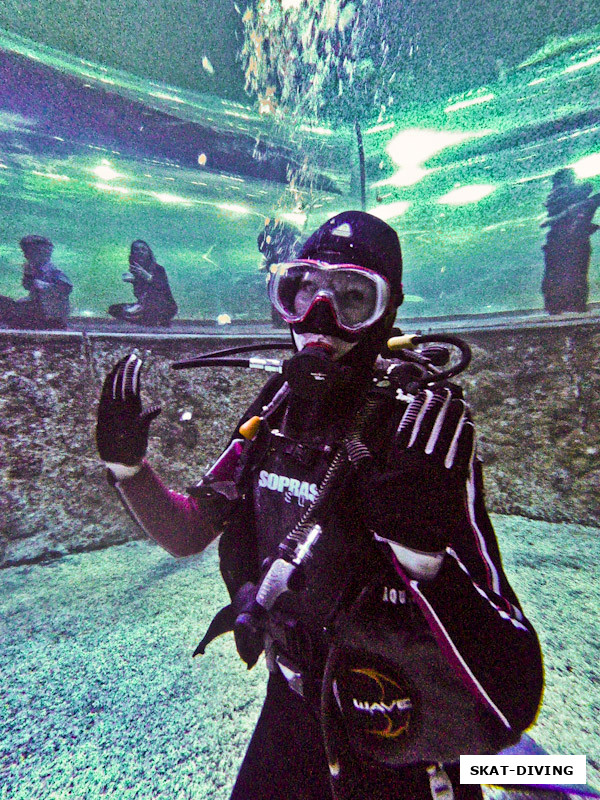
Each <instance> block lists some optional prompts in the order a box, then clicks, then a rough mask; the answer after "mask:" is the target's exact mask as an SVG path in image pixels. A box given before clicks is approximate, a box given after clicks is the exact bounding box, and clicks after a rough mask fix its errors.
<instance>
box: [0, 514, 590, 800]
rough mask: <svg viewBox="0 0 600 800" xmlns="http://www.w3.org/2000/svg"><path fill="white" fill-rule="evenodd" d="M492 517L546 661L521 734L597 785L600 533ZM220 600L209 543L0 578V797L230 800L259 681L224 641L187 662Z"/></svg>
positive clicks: (19, 570) (108, 555)
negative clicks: (581, 767) (580, 764)
mask: <svg viewBox="0 0 600 800" xmlns="http://www.w3.org/2000/svg"><path fill="white" fill-rule="evenodd" d="M494 524H495V526H496V531H497V533H498V538H499V540H500V546H501V549H502V552H503V556H504V562H505V567H506V571H507V573H508V575H509V578H510V579H511V582H512V584H513V586H514V587H515V589H516V591H517V594H518V595H519V597H520V599H521V602H522V604H523V606H524V609H525V612H526V613H527V615H528V616H529V617H530V619H531V620H532V621H533V623H534V624H535V625H536V628H537V631H538V634H539V636H540V640H541V642H542V647H543V651H544V655H545V665H546V692H545V697H544V704H543V707H542V710H541V712H540V715H539V718H538V720H537V722H536V724H535V726H534V727H533V728H532V729H531V730H530V734H531V735H532V736H533V737H534V738H535V739H536V741H537V742H538V743H539V744H541V745H542V746H543V747H545V748H546V749H547V750H548V751H549V752H551V753H557V754H560V753H562V754H575V753H585V754H586V755H587V757H588V780H589V781H590V782H591V783H593V784H596V785H599V784H600V726H599V722H598V719H599V717H600V692H599V684H600V669H599V667H598V664H599V652H598V650H599V647H600V644H599V643H600V619H599V615H598V609H599V608H600V582H599V581H598V574H597V573H598V570H599V567H598V564H599V563H600V557H599V556H600V553H599V549H600V547H599V537H598V534H599V532H600V531H598V530H597V529H594V528H587V527H584V526H580V525H557V524H550V523H546V522H537V521H532V520H527V519H522V518H520V517H505V516H497V515H496V516H494ZM226 602H227V596H226V592H225V589H224V587H223V584H222V582H221V579H220V576H219V573H218V559H217V551H216V546H214V545H213V546H211V547H209V548H208V549H207V550H206V551H205V552H204V553H202V554H201V555H199V556H193V557H191V558H187V559H182V560H176V559H173V558H172V557H171V556H169V555H168V554H167V553H166V552H164V551H163V550H161V549H160V548H159V547H157V546H156V545H154V544H153V543H150V542H131V543H128V544H125V545H120V546H118V547H112V548H109V549H107V550H102V551H97V552H93V553H85V554H80V555H72V556H67V557H65V558H62V559H60V560H58V561H54V562H51V563H49V564H45V565H34V566H23V567H14V568H11V569H6V570H3V571H1V572H0V619H1V623H0V624H1V629H0V630H1V634H2V642H3V647H2V650H1V651H0V674H1V675H2V682H1V685H0V798H2V800H38V798H39V799H40V800H42V799H43V800H66V798H78V799H79V798H85V800H96V798H118V800H142V798H143V799H144V800H149V798H165V799H168V800H205V799H206V800H208V799H210V800H226V799H227V798H228V796H229V791H230V788H231V785H232V783H233V781H234V778H235V775H236V773H237V769H238V767H239V763H240V761H241V759H242V757H243V754H244V750H245V747H246V744H247V742H248V740H249V738H250V735H251V732H252V729H253V726H254V723H255V721H256V718H257V716H258V713H259V710H260V705H261V701H262V696H263V693H264V686H265V683H266V670H265V668H264V664H262V663H261V662H259V664H258V666H257V667H256V668H254V669H253V670H252V671H250V672H248V671H247V670H246V668H245V665H244V664H243V663H242V662H241V661H240V660H239V658H238V656H237V653H236V651H235V647H234V644H233V639H232V637H231V636H224V637H222V638H221V639H219V640H216V641H215V642H213V643H212V644H211V645H210V646H209V648H208V650H207V653H206V655H204V656H201V657H198V658H196V659H193V660H192V658H191V654H192V651H193V650H194V648H195V646H196V644H197V643H198V641H199V639H200V638H201V636H202V635H203V634H204V631H205V630H206V627H207V626H208V624H209V622H210V620H211V619H212V616H213V615H214V613H215V612H216V611H217V610H218V609H219V608H220V607H221V606H222V605H225V604H226ZM487 795H488V798H489V800H501V799H502V798H505V797H506V798H508V797H509V796H510V798H511V800H518V798H522V800H526V798H530V797H534V796H536V795H533V794H532V793H527V792H514V793H512V794H511V793H506V792H503V791H500V790H496V789H490V790H487ZM544 797H545V799H546V800H551V798H552V797H553V796H552V795H550V794H548V793H546V794H545V795H544ZM561 797H562V798H563V800H564V795H561ZM282 800H286V798H282Z"/></svg>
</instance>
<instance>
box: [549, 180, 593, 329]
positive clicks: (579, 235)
mask: <svg viewBox="0 0 600 800" xmlns="http://www.w3.org/2000/svg"><path fill="white" fill-rule="evenodd" d="M592 191H593V187H592V184H591V183H578V182H577V181H576V180H575V173H574V171H573V170H572V169H559V170H558V171H557V172H556V173H555V174H554V175H553V177H552V191H551V192H550V194H549V195H548V199H547V200H546V203H545V205H546V208H547V210H548V219H546V220H545V221H544V222H543V223H542V225H541V227H542V228H548V235H547V236H546V243H545V244H544V246H543V250H544V266H545V268H544V278H543V280H542V293H543V295H544V308H545V309H546V311H547V312H548V313H549V314H561V313H562V312H564V311H579V312H583V311H587V300H588V295H589V286H588V271H589V266H590V256H591V252H592V247H591V242H590V237H591V235H592V234H593V233H595V231H597V230H598V227H599V226H598V225H595V224H594V223H593V222H592V220H593V218H594V214H595V213H596V209H597V208H598V206H600V193H597V194H592Z"/></svg>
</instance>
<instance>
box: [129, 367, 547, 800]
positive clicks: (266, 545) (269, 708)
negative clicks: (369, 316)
mask: <svg viewBox="0 0 600 800" xmlns="http://www.w3.org/2000/svg"><path fill="white" fill-rule="evenodd" d="M280 383H281V381H280V379H279V378H276V379H273V380H272V381H271V382H270V384H269V385H268V386H267V387H266V388H265V389H264V390H263V392H262V393H261V395H260V397H259V398H258V399H257V401H256V402H255V404H253V406H252V407H251V409H250V411H249V415H247V416H251V415H252V414H254V413H261V410H262V413H263V414H264V413H265V407H266V406H268V404H269V402H270V401H271V399H272V397H273V395H274V394H275V391H276V389H277V387H278V386H279V385H280ZM402 409H403V404H402V403H401V402H398V403H397V411H398V413H400V414H401V413H402ZM286 411H287V404H286V400H285V399H284V400H283V402H282V404H281V405H280V406H279V408H278V409H277V411H276V412H274V413H273V414H272V416H270V417H269V420H268V424H267V426H266V427H265V425H264V424H263V427H262V429H261V432H260V435H259V436H258V437H256V438H255V440H253V442H250V443H248V442H246V443H245V444H243V443H242V440H240V441H239V443H238V445H237V446H238V449H240V450H242V451H243V453H244V454H243V455H242V462H243V460H244V458H245V459H246V467H245V468H244V474H245V476H246V477H245V480H246V481H247V484H246V485H247V487H248V489H247V491H246V493H245V496H244V499H242V500H241V501H237V503H238V513H237V522H234V523H233V524H232V525H231V526H230V527H229V528H228V532H227V533H226V534H225V536H227V537H228V540H227V541H228V543H229V545H231V546H232V547H233V550H231V551H230V552H233V553H234V558H237V561H238V563H237V564H236V565H235V569H234V572H235V570H237V572H238V579H237V582H238V583H239V584H241V583H242V582H243V580H244V579H245V578H250V579H254V580H256V576H257V575H260V574H261V573H263V574H264V571H265V569H266V567H267V566H268V563H269V562H268V561H267V564H266V565H265V559H270V560H272V559H273V558H275V557H276V556H277V548H278V545H279V543H280V542H281V541H282V540H283V539H284V538H286V536H287V535H288V534H289V532H290V530H291V529H292V528H294V526H295V525H296V524H297V522H298V520H299V519H300V518H301V517H302V516H303V515H304V514H305V512H306V510H307V508H309V506H310V504H311V501H312V500H313V499H314V497H315V496H316V493H317V492H318V486H319V484H320V482H321V480H322V479H323V476H324V475H325V473H326V472H327V470H328V467H329V465H330V464H331V461H332V459H333V457H334V454H335V452H336V450H337V448H338V446H339V444H340V441H341V438H342V437H343V435H344V433H345V431H346V430H347V426H348V423H349V418H348V419H346V420H334V421H333V423H332V425H331V426H327V425H326V426H325V427H319V428H318V433H317V435H315V434H314V431H313V432H311V433H309V434H307V435H301V436H300V437H298V436H296V435H294V437H290V436H288V435H285V436H284V435H282V433H281V430H284V431H285V430H286V423H285V419H284V415H285V414H286ZM349 411H350V409H349ZM397 417H398V415H397V414H392V415H390V416H389V418H386V419H381V420H380V424H379V425H378V426H377V429H376V430H375V431H374V432H373V437H372V438H371V437H367V442H368V444H369V446H370V447H371V450H372V452H373V453H374V454H376V455H375V459H376V461H377V462H378V464H379V466H381V467H384V466H385V467H386V468H388V469H393V468H394V463H395V459H396V457H397V454H396V453H395V429H396V424H397ZM225 461H227V459H224V460H223V462H222V463H225ZM242 462H240V463H242ZM218 463H221V462H218ZM217 472H218V473H219V474H217V473H214V474H213V478H217V479H218V480H219V481H222V480H223V478H224V477H227V475H226V474H225V472H227V470H225V471H224V469H223V468H222V467H221V468H219V470H217ZM229 472H230V475H231V474H233V472H232V471H231V470H230V471H229ZM234 472H235V470H234ZM423 480H425V478H423ZM467 483H468V485H467V487H466V492H465V497H466V501H465V507H464V510H463V515H462V522H461V524H460V526H459V529H458V530H456V531H455V532H454V534H453V541H452V542H451V546H450V547H448V548H447V550H446V554H445V561H444V563H443V566H442V568H441V571H440V572H439V574H438V575H437V576H436V577H435V578H434V579H433V580H429V581H426V580H415V579H411V578H410V577H409V576H408V575H407V574H406V572H405V571H404V570H403V569H402V567H401V565H400V564H399V562H398V559H397V558H396V555H395V551H394V536H395V533H394V530H391V529H389V530H373V529H372V528H371V515H370V509H371V507H372V505H373V506H374V505H375V504H376V503H377V502H378V498H377V497H376V496H373V497H370V498H366V499H365V498H364V497H363V496H362V495H361V493H360V487H359V486H357V485H356V476H355V475H353V474H350V473H348V474H343V476H342V479H340V480H339V481H338V482H337V483H335V484H333V487H334V488H333V489H332V491H331V494H330V496H329V497H328V499H327V502H326V503H325V504H324V505H323V506H322V508H321V511H320V516H319V522H320V523H321V525H322V528H323V535H322V536H321V538H320V540H319V542H318V547H317V546H316V545H315V554H314V559H313V561H312V562H310V565H309V566H310V569H309V570H308V571H307V573H306V582H305V585H304V586H303V588H301V589H298V590H297V591H295V592H286V593H284V594H282V595H281V597H280V598H279V599H278V600H277V602H276V603H275V605H274V606H273V608H272V610H271V612H270V614H269V619H268V625H267V633H266V637H265V642H266V652H267V664H268V667H269V670H270V672H271V675H270V679H269V684H268V690H267V697H266V700H265V703H264V707H263V710H262V712H261V716H260V719H259V721H258V724H257V726H256V729H255V732H254V735H253V737H252V740H251V742H250V745H249V747H248V750H247V753H246V756H245V758H244V761H243V764H242V767H241V769H240V772H239V775H238V778H237V781H236V783H235V786H234V789H233V792H232V795H231V798H232V800H327V798H331V797H332V790H331V787H330V781H329V768H328V763H327V757H326V753H325V747H324V739H323V733H322V726H321V720H320V711H319V699H320V694H321V688H322V682H323V670H324V667H325V662H326V660H327V658H328V650H329V647H330V641H331V639H330V637H331V631H335V627H336V613H337V609H338V608H339V607H342V606H343V603H344V602H345V600H344V598H352V597H356V596H357V595H359V594H361V591H362V590H363V589H365V591H368V596H369V598H370V599H369V606H368V614H367V621H368V622H372V623H373V625H374V628H373V630H374V631H377V630H385V635H386V636H387V637H388V640H389V641H392V642H393V640H394V637H395V630H397V631H398V638H399V639H400V638H401V637H402V635H403V632H404V631H405V630H406V626H407V625H408V626H409V627H411V628H412V629H415V628H416V629H417V630H418V631H420V634H419V635H420V636H421V638H424V639H427V641H429V642H432V643H433V646H435V647H436V648H437V652H438V653H439V654H443V655H440V656H439V658H440V660H441V661H443V664H442V667H443V668H442V669H441V670H440V676H441V680H442V677H443V676H445V677H443V680H442V682H441V683H440V685H439V686H438V687H436V688H437V690H438V691H439V692H442V693H443V691H444V690H443V686H444V685H448V686H449V685H450V683H451V681H448V674H449V673H450V672H451V673H452V676H453V680H455V681H456V682H460V684H461V686H462V687H463V688H464V689H465V691H466V692H468V694H469V698H471V699H470V700H469V701H467V702H466V704H465V707H464V708H465V709H467V707H469V710H468V711H467V710H464V709H463V708H462V707H461V705H460V704H461V702H462V700H461V699H459V700H458V701H457V705H456V721H453V725H454V727H453V730H451V731H446V732H444V730H439V731H438V730H429V731H421V734H418V735H417V738H418V736H419V735H420V736H424V737H425V739H427V737H429V739H431V740H432V741H434V742H435V740H436V737H440V738H442V739H443V738H444V736H446V738H448V737H450V738H451V737H452V736H453V735H454V732H455V731H458V730H459V729H460V728H461V727H462V726H463V725H467V724H468V720H466V719H463V718H462V713H463V711H464V713H465V714H471V713H472V709H473V705H474V706H475V707H476V709H477V713H478V714H481V715H483V716H485V715H487V717H486V718H487V719H489V720H490V724H491V725H492V727H493V726H494V725H495V726H496V728H497V730H498V731H500V735H501V736H505V737H506V739H507V741H514V740H516V739H517V738H518V737H519V735H520V733H521V731H522V730H523V729H524V728H526V727H527V726H528V725H530V724H531V722H532V721H533V718H534V716H535V713H536V711H537V708H538V704H539V699H540V694H541V688H542V668H541V657H540V651H539V645H538V642H537V637H536V635H535V632H534V631H533V629H532V627H531V625H530V623H529V622H528V621H527V619H526V618H525V617H524V615H523V612H522V610H521V608H520V606H519V603H518V600H517V598H516V596H515V594H514V592H513V591H512V589H511V587H510V585H509V583H508V581H507V578H506V576H505V574H504V572H503V569H502V564H501V560H500V555H499V551H498V545H497V542H496V538H495V535H494V531H493V529H492V526H491V523H490V520H489V517H488V515H487V512H486V510H485V506H484V501H483V490H482V481H481V469H480V465H479V463H478V462H475V463H474V464H473V465H472V469H471V471H470V474H469V477H468V481H467ZM398 486H399V490H398V498H397V502H398V506H399V507H401V504H402V489H401V487H402V476H401V475H400V476H399V480H398ZM116 488H117V490H118V492H119V494H120V495H121V498H122V499H123V501H124V502H125V504H126V505H127V506H128V507H129V509H130V511H131V512H132V514H133V515H134V516H135V518H136V519H137V521H138V522H139V523H140V524H141V525H142V526H143V527H144V528H145V530H146V531H147V532H148V533H149V534H150V535H151V536H153V538H155V539H156V540H157V541H159V543H161V544H162V545H163V546H164V547H166V548H167V549H169V550H170V551H171V552H174V553H176V554H180V555H185V554H187V553H192V552H198V551H200V550H202V549H203V547H204V546H206V543H207V542H208V541H209V540H210V539H211V538H214V535H215V532H218V530H216V529H214V528H213V529H212V530H211V528H210V526H209V525H208V524H207V523H206V517H207V513H206V507H205V505H204V502H205V500H203V499H202V497H201V496H195V495H194V493H192V495H191V496H189V495H180V494H177V493H175V492H172V491H170V490H168V489H167V488H166V487H164V485H162V483H161V482H160V481H159V479H158V478H157V477H156V476H155V475H154V473H153V472H152V470H151V469H150V467H149V466H148V465H147V464H145V465H144V466H143V468H142V470H141V471H140V472H139V473H138V474H137V475H136V476H135V477H133V478H130V479H127V480H123V481H121V482H117V484H116ZM423 488H424V489H425V488H426V487H425V485H424V486H423ZM239 503H241V504H242V508H241V510H242V513H241V514H240V513H239V511H240V509H239ZM440 522H441V524H442V525H443V524H444V521H443V520H441V521H440ZM236 525H237V531H236ZM237 534H239V538H237V539H236V535H237ZM236 542H237V548H236ZM222 544H223V540H222ZM222 552H223V551H222ZM244 559H246V561H247V562H248V563H246V564H244ZM244 570H245V571H246V573H247V574H246V575H245V576H244ZM230 588H231V587H230ZM373 636H374V638H375V639H376V637H377V633H374V634H373ZM390 637H391V639H390ZM374 643H375V644H376V642H374ZM384 646H385V645H384ZM391 650H393V647H392V648H391ZM444 670H445V672H444ZM297 676H300V678H299V679H298V677H297ZM444 680H445V681H446V684H444V683H443V681H444ZM434 682H435V679H434ZM417 694H418V692H417ZM473 698H475V699H473ZM463 699H464V697H463ZM469 703H471V704H473V705H471V706H469ZM416 713H417V716H416V717H415V719H416V720H417V722H418V713H419V712H416ZM407 728H408V726H407ZM398 741H399V742H400V744H401V747H402V738H401V737H400V738H399V739H398ZM411 746H412V745H411ZM498 749H500V747H498ZM408 762H409V763H402V759H400V765H398V766H394V767H391V766H389V765H388V764H382V763H381V761H380V760H378V759H375V760H372V761H369V760H368V759H365V760H363V761H362V763H361V772H362V776H361V778H360V780H361V781H362V783H361V786H362V792H363V794H362V796H364V797H365V798H367V797H368V798H374V799H375V798H376V799H377V800H425V799H426V798H427V799H430V798H435V797H437V796H444V797H447V798H449V797H451V796H453V797H454V798H455V800H475V799H476V798H481V796H482V795H481V789H480V787H479V786H468V785H465V786H460V785H459V783H458V763H457V759H452V763H446V764H444V765H443V766H442V765H440V764H439V763H438V759H437V758H431V759H427V758H425V757H422V758H421V757H419V758H418V760H416V761H415V762H414V763H412V762H411V759H410V758H408ZM447 779H449V780H450V781H451V783H452V786H453V788H452V789H451V790H449V791H452V792H453V795H451V794H449V793H446V794H445V795H438V794H436V790H435V785H436V782H438V783H439V781H440V780H441V781H442V783H443V781H444V780H447Z"/></svg>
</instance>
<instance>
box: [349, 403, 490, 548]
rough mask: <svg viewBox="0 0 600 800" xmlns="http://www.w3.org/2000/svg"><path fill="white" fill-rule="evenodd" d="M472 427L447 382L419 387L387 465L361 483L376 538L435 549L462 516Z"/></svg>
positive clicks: (446, 542)
mask: <svg viewBox="0 0 600 800" xmlns="http://www.w3.org/2000/svg"><path fill="white" fill-rule="evenodd" d="M473 457H474V427H473V423H472V421H471V418H470V415H469V410H468V407H467V404H466V403H465V401H464V400H463V399H462V398H460V397H456V396H455V394H454V393H453V391H452V390H451V389H449V388H447V387H444V388H436V389H435V390H431V389H426V390H425V391H422V392H419V393H418V394H417V395H416V397H414V398H413V400H412V401H411V402H410V403H409V404H408V406H407V408H406V410H405V412H404V415H403V417H402V420H401V421H400V425H399V426H398V431H397V433H396V437H395V440H394V445H393V447H392V451H391V454H390V459H389V461H388V465H389V469H386V470H385V471H378V470H376V469H372V470H371V472H370V474H369V475H367V476H366V480H365V481H364V483H363V487H364V488H363V496H364V498H365V500H366V504H365V508H366V509H368V512H367V516H368V517H369V522H368V524H369V527H370V528H371V529H372V530H373V532H374V533H375V534H376V538H380V537H381V538H385V539H386V540H388V541H397V542H399V543H401V544H403V545H406V546H407V547H409V548H414V549H415V550H416V551H419V552H430V553H431V552H441V551H443V550H445V548H446V547H447V546H448V545H449V544H450V543H451V541H452V539H453V534H454V531H456V530H457V528H458V527H460V526H461V524H462V522H464V519H465V513H466V512H465V501H466V492H467V481H468V479H469V475H470V470H471V464H472V460H473Z"/></svg>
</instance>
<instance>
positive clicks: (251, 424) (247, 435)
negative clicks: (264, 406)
mask: <svg viewBox="0 0 600 800" xmlns="http://www.w3.org/2000/svg"><path fill="white" fill-rule="evenodd" d="M261 422H262V417H250V419H249V420H246V422H244V424H243V425H240V433H241V434H242V436H243V437H244V439H248V440H251V439H254V437H255V436H256V434H257V433H258V429H259V427H260V423H261Z"/></svg>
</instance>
